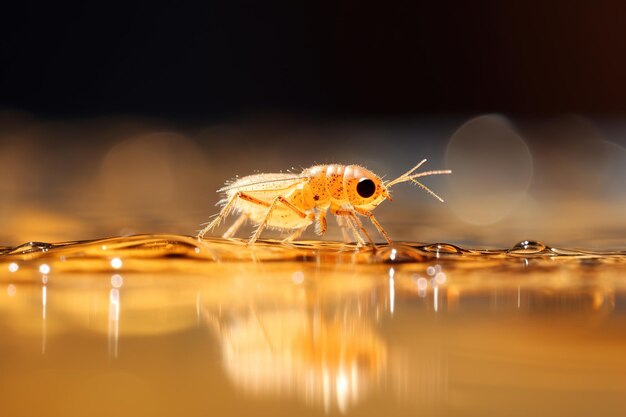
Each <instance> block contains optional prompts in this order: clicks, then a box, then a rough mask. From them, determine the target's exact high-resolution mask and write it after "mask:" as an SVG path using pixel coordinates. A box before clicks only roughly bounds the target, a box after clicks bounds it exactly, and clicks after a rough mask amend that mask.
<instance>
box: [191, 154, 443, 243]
mask: <svg viewBox="0 0 626 417" xmlns="http://www.w3.org/2000/svg"><path fill="white" fill-rule="evenodd" d="M424 162H426V160H423V161H422V162H420V163H419V164H418V165H416V166H415V167H414V168H413V169H411V170H410V171H408V172H407V173H405V174H403V175H401V176H400V177H398V178H396V179H395V180H393V181H390V182H387V183H385V182H383V180H382V179H381V178H380V177H379V176H377V175H376V174H374V173H373V172H372V171H370V170H368V169H366V168H363V167H361V166H358V165H339V164H331V165H315V166H312V167H310V168H307V169H305V170H303V171H302V172H301V173H299V174H283V173H281V174H255V175H249V176H246V177H243V178H241V179H238V180H236V181H234V182H232V183H231V184H228V185H226V186H225V187H223V188H221V189H219V190H218V191H219V192H223V193H225V197H226V198H225V199H224V200H222V201H221V203H223V208H222V210H221V212H220V213H219V214H218V215H217V217H216V218H215V219H214V220H213V221H211V222H210V223H209V224H208V225H207V226H206V227H205V228H204V229H203V230H202V231H201V232H200V233H199V234H198V238H202V237H203V236H204V235H205V234H206V233H207V232H208V231H210V230H212V229H214V228H215V227H217V226H218V225H219V223H220V222H221V221H222V220H223V219H224V218H225V217H226V216H228V215H229V214H230V213H231V212H236V213H239V218H238V219H237V220H236V221H235V223H234V224H233V225H232V226H231V227H230V228H229V229H228V231H227V232H226V233H225V234H224V237H231V236H233V235H234V233H235V232H236V231H237V229H238V228H239V227H240V226H241V225H242V224H243V223H244V222H245V221H246V220H251V221H253V222H255V223H256V224H257V225H258V227H257V230H256V232H255V234H254V235H253V236H252V238H250V241H249V243H254V242H255V241H256V240H257V239H258V237H259V236H260V234H261V232H262V231H263V230H264V229H265V228H267V227H269V228H272V229H278V230H291V231H293V233H292V234H291V235H290V236H289V237H288V238H287V240H292V239H295V238H297V237H298V236H299V235H300V234H301V233H302V232H303V231H304V230H305V229H306V228H307V227H308V226H310V225H311V223H314V222H315V223H316V232H317V233H318V234H324V233H325V232H326V213H327V212H328V211H330V212H331V213H332V214H334V215H336V216H337V222H338V223H339V225H340V226H341V228H342V232H343V235H344V240H346V241H348V240H350V238H349V235H348V230H350V231H352V233H353V236H354V238H355V239H356V241H357V243H359V244H363V243H364V240H363V237H362V235H364V236H365V237H366V238H367V239H368V240H369V241H370V242H371V243H372V244H373V241H372V239H371V238H370V236H369V234H368V233H367V231H366V230H365V228H364V227H363V225H362V223H361V221H360V220H359V218H358V217H357V215H361V216H365V217H368V218H369V219H370V221H371V222H372V224H374V226H375V227H376V228H377V229H378V230H379V232H380V233H381V234H382V235H383V236H384V237H385V239H386V240H387V242H389V243H391V239H389V236H388V235H387V233H386V232H385V230H384V229H383V228H382V227H381V226H380V224H379V223H378V221H377V220H376V218H375V217H374V216H373V215H372V214H371V211H372V210H374V209H375V208H376V207H377V206H378V205H379V204H380V203H382V202H383V201H384V200H386V199H388V200H391V196H390V194H389V188H390V187H391V186H392V185H395V184H397V183H400V182H405V181H411V182H413V183H415V184H417V185H419V186H420V187H422V188H424V189H425V190H427V191H428V192H429V193H431V194H432V195H434V196H435V197H437V198H438V199H439V200H441V199H440V198H439V197H438V196H437V195H436V194H434V193H433V192H432V191H430V190H429V189H428V188H427V187H426V186H424V185H423V184H421V183H419V182H418V181H417V180H416V179H415V178H418V177H423V176H427V175H435V174H448V173H450V171H447V170H446V171H428V172H422V173H418V174H413V172H414V171H415V170H416V169H417V168H419V167H420V166H421V165H422V164H423V163H424ZM441 201H443V200H441Z"/></svg>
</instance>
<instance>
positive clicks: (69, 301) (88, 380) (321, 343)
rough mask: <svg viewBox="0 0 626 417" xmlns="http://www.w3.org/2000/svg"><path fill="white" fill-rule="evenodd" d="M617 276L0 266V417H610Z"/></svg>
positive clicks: (104, 264) (293, 254)
mask: <svg viewBox="0 0 626 417" xmlns="http://www.w3.org/2000/svg"><path fill="white" fill-rule="evenodd" d="M625 272H626V254H625V253H623V252H619V251H614V252H602V253H601V252H590V251H583V250H572V249H560V248H551V247H548V246H546V245H544V244H542V243H538V242H528V241H526V242H520V243H518V244H516V245H512V247H511V248H509V249H503V250H470V249H466V248H460V247H457V246H454V245H449V244H445V243H431V244H418V243H397V244H395V245H394V246H392V247H387V246H381V247H379V248H378V249H377V250H372V249H371V248H357V247H356V246H353V245H344V244H337V243H333V242H312V241H305V242H299V243H297V244H292V245H282V244H280V243H278V242H276V241H264V242H261V243H260V244H258V245H254V246H246V245H245V243H243V242H242V241H239V240H222V239H209V240H206V241H204V242H198V241H197V240H195V239H194V238H192V237H186V236H176V235H140V236H130V237H124V238H112V239H104V240H97V241H84V242H67V243H61V244H55V245H52V244H47V243H41V242H30V243H27V244H25V245H21V246H18V247H0V331H1V333H0V369H1V370H2V378H0V415H3V416H5V415H6V416H32V415H38V416H73V415H75V416H84V415H92V416H100V415H102V416H116V415H119V416H127V415H136V416H141V415H146V416H175V415H184V416H205V415H285V416H287V415H341V414H344V415H348V416H352V415H354V416H358V415H373V414H374V415H375V414H378V415H435V416H468V415H481V416H489V415H493V416H501V415H509V416H510V415H520V416H522V415H524V416H526V415H553V416H576V415H580V416H586V415H605V416H613V415H614V416H621V415H623V414H624V410H626V383H625V382H626V356H625V355H624V352H625V349H626V331H625V330H626V281H624V276H625Z"/></svg>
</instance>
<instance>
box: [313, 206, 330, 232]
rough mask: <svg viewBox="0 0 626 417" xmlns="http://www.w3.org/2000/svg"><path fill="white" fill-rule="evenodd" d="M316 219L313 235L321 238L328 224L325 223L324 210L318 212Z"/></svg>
mask: <svg viewBox="0 0 626 417" xmlns="http://www.w3.org/2000/svg"><path fill="white" fill-rule="evenodd" d="M316 217H317V219H316V220H317V223H315V233H316V234H317V235H319V236H322V235H323V234H324V233H326V229H327V228H328V224H327V222H326V210H320V211H318V212H317V216H316Z"/></svg>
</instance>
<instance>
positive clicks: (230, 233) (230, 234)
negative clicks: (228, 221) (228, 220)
mask: <svg viewBox="0 0 626 417" xmlns="http://www.w3.org/2000/svg"><path fill="white" fill-rule="evenodd" d="M246 220H248V215H247V214H245V213H242V214H241V215H240V216H239V218H237V220H235V223H233V224H232V225H231V226H230V227H229V228H228V230H227V231H226V232H225V233H224V234H223V235H222V237H223V238H224V239H228V238H231V237H233V235H234V234H235V233H237V230H238V229H239V228H240V227H241V225H242V224H244V223H245V221H246Z"/></svg>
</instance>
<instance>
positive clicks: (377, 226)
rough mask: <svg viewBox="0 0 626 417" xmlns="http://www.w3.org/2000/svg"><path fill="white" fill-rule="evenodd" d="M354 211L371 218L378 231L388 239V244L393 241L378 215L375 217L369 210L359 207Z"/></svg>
mask: <svg viewBox="0 0 626 417" xmlns="http://www.w3.org/2000/svg"><path fill="white" fill-rule="evenodd" d="M354 211H356V212H357V213H359V214H361V215H363V216H365V217H367V218H369V219H370V221H371V222H372V224H373V225H374V226H375V227H376V229H378V231H379V232H380V234H381V235H383V237H384V238H385V240H386V241H387V243H388V244H390V245H391V244H392V243H393V242H392V241H391V239H389V235H388V234H387V232H386V231H385V229H383V227H382V226H381V225H380V223H379V222H378V220H376V217H374V215H373V214H372V213H370V212H369V211H367V210H361V209H359V208H356V207H355V208H354Z"/></svg>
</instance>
